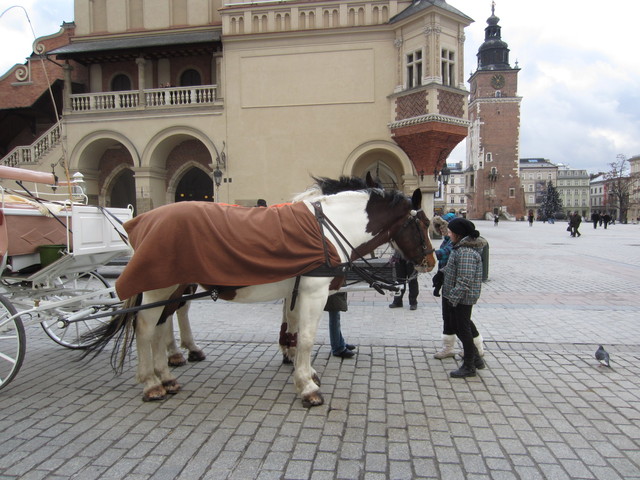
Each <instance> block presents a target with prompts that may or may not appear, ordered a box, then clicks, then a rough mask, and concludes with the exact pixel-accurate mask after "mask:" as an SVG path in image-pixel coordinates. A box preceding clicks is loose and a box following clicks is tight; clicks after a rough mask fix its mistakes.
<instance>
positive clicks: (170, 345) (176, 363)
mask: <svg viewBox="0 0 640 480" xmlns="http://www.w3.org/2000/svg"><path fill="white" fill-rule="evenodd" d="M167 323H168V324H170V325H171V326H170V327H168V328H169V334H168V335H167V339H166V340H167V357H168V359H169V360H168V362H167V363H168V364H169V366H170V367H181V366H183V365H186V363H187V359H186V358H184V355H183V354H182V352H181V351H180V349H179V348H178V344H177V343H176V337H175V335H174V332H173V315H171V317H169V318H167Z"/></svg>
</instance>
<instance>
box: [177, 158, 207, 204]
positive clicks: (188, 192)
mask: <svg viewBox="0 0 640 480" xmlns="http://www.w3.org/2000/svg"><path fill="white" fill-rule="evenodd" d="M194 200H199V201H204V202H212V201H213V180H212V179H211V177H210V176H209V175H207V174H206V173H205V172H204V171H202V170H201V169H199V168H196V167H194V168H191V169H189V171H188V172H187V173H185V174H184V176H183V177H182V178H181V179H180V182H179V183H178V188H176V197H175V201H176V202H184V201H194Z"/></svg>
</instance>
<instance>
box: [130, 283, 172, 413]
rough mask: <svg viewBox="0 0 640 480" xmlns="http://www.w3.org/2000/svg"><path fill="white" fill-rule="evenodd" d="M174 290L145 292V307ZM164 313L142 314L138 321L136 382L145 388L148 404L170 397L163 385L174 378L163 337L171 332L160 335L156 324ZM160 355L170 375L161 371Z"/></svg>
mask: <svg viewBox="0 0 640 480" xmlns="http://www.w3.org/2000/svg"><path fill="white" fill-rule="evenodd" d="M173 290H174V287H171V288H165V289H161V290H154V291H151V292H145V293H144V294H143V296H142V304H143V305H144V304H147V303H152V302H155V301H158V300H164V299H167V298H169V296H170V295H171V292H172V291H173ZM162 310H163V307H156V308H151V309H146V310H140V311H139V312H138V315H137V320H136V347H137V350H138V370H137V375H136V379H137V381H138V382H139V383H142V385H143V396H142V399H143V400H144V401H151V400H162V399H163V398H164V397H165V396H166V393H167V391H166V390H165V388H164V387H163V386H162V381H163V380H164V381H167V380H169V378H170V374H169V376H167V373H168V370H169V369H168V367H167V359H166V358H167V357H166V355H167V353H166V343H165V342H166V339H165V338H163V337H162V335H163V334H164V333H166V330H167V328H166V327H165V328H164V329H160V331H159V332H156V324H157V323H158V319H159V318H160V315H161V314H162ZM158 335H160V336H158ZM159 339H160V341H162V342H163V343H162V344H161V346H162V348H160V349H158V348H157V342H158V341H159ZM154 342H156V345H154ZM159 351H161V352H162V354H161V355H160V356H161V357H163V358H164V369H166V373H165V372H163V371H162V369H158V368H157V359H156V356H157V355H158V353H159ZM156 371H159V372H160V373H161V374H162V376H163V377H164V378H163V379H162V380H161V379H160V378H159V377H158V376H157V375H156Z"/></svg>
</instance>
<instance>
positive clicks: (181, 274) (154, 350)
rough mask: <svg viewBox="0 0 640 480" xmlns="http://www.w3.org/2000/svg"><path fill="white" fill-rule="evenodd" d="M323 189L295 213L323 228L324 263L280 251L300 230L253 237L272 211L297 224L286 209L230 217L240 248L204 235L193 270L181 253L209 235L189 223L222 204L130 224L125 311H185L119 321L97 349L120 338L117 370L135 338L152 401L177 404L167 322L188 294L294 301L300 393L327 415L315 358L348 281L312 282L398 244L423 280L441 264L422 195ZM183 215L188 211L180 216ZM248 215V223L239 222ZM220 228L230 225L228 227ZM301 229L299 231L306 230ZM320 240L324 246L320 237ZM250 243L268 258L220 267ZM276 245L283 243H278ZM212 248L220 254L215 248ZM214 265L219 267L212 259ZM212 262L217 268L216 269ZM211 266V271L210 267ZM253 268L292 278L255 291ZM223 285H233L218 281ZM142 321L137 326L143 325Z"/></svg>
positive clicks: (168, 210) (332, 183)
mask: <svg viewBox="0 0 640 480" xmlns="http://www.w3.org/2000/svg"><path fill="white" fill-rule="evenodd" d="M316 181H317V184H316V185H315V186H314V187H313V188H312V189H311V190H310V191H308V192H305V194H303V195H302V196H300V197H299V199H298V200H297V201H294V203H293V204H291V205H292V206H293V207H295V208H296V209H297V212H298V213H297V215H299V213H300V212H301V211H304V212H306V213H305V215H309V216H310V218H311V219H312V222H311V223H313V222H315V223H314V224H313V227H314V229H317V232H315V231H314V232H311V236H313V237H314V242H315V243H316V244H317V245H311V246H310V245H307V246H305V248H306V250H310V249H311V250H312V249H315V250H317V252H319V258H316V257H317V256H318V255H316V257H314V258H310V259H307V260H305V259H304V258H302V257H300V258H298V257H299V255H298V253H300V251H301V250H305V248H301V247H296V250H295V253H294V254H291V255H289V254H287V255H286V256H287V257H291V256H293V257H295V258H293V259H291V258H285V257H284V256H283V254H281V253H279V251H278V247H279V245H275V246H274V245H273V243H288V242H292V243H294V240H295V239H293V238H291V237H292V235H295V236H298V234H296V233H293V232H295V230H293V229H292V228H293V227H292V226H291V225H288V224H287V225H281V226H280V227H278V228H281V230H280V231H279V232H276V233H277V234H276V236H275V237H269V235H267V234H266V233H265V232H264V226H260V225H258V226H257V227H256V228H258V229H259V231H260V233H261V235H256V234H255V233H256V232H255V231H253V232H252V231H251V229H252V228H254V226H253V223H254V222H257V221H258V220H259V218H260V216H261V215H263V213H260V212H267V211H271V213H270V214H266V215H271V217H269V219H268V221H269V222H270V223H273V221H272V220H273V215H276V216H277V217H278V218H280V217H282V218H287V211H285V210H278V209H284V208H285V207H284V206H283V207H270V208H266V209H264V208H263V209H255V208H254V209H247V210H251V212H248V211H245V209H244V208H242V207H228V209H223V211H222V215H224V217H225V219H224V221H228V222H229V228H230V229H231V232H229V231H227V233H226V234H225V235H229V236H232V237H233V238H229V239H226V238H221V237H218V238H214V237H213V236H211V235H209V234H208V233H207V234H206V235H204V234H202V236H201V237H199V238H198V239H197V240H198V242H197V243H195V244H194V245H193V246H191V247H190V248H193V249H195V250H199V252H198V253H199V254H200V255H201V257H200V258H195V259H194V260H193V265H190V264H188V263H189V262H190V261H191V260H190V258H189V257H188V256H185V255H184V254H183V253H184V252H176V249H178V248H179V247H183V246H184V247H185V248H187V245H186V242H187V241H188V239H189V237H192V236H194V235H196V234H197V235H201V233H199V232H197V231H196V230H195V229H196V227H195V226H194V225H193V223H194V222H196V223H197V220H194V221H189V222H187V221H185V223H180V222H181V219H182V218H183V217H185V216H186V212H187V211H188V210H192V209H193V210H197V211H196V212H195V214H196V215H197V216H200V217H202V216H203V215H204V216H207V215H209V213H208V212H210V211H211V209H218V210H219V209H220V207H217V206H216V204H206V205H203V204H200V202H183V203H180V204H171V205H167V206H164V207H159V208H158V209H156V210H157V211H160V210H161V209H162V211H161V212H158V213H157V214H156V215H155V216H153V215H152V214H153V213H154V212H155V211H154V210H152V211H150V212H147V213H145V214H142V215H140V216H138V217H136V219H140V217H145V216H147V217H146V218H142V219H141V220H140V221H138V222H136V219H134V220H132V221H130V222H133V227H135V228H128V224H129V222H127V223H126V224H125V229H126V230H127V232H128V233H129V238H130V239H133V241H132V246H133V247H134V254H133V257H132V259H131V262H130V263H129V265H128V266H127V267H126V268H125V270H124V272H123V274H122V276H121V277H120V279H119V280H118V282H119V283H120V285H119V284H118V283H116V290H117V291H118V294H119V295H120V297H121V298H123V295H124V296H125V297H124V298H128V299H127V301H126V302H125V305H124V307H123V308H124V309H127V308H129V307H131V306H134V305H138V304H141V305H142V306H144V305H147V304H151V303H154V302H161V301H165V300H169V299H172V298H175V299H178V301H177V302H175V303H174V304H173V305H169V306H167V305H164V306H157V307H152V308H147V309H141V310H138V311H134V312H126V313H122V314H120V315H117V316H115V317H114V318H113V319H112V321H111V322H109V323H108V324H107V325H106V326H105V327H103V328H102V329H101V330H100V331H96V332H95V335H96V336H98V337H99V338H100V341H98V342H97V343H96V344H95V345H94V347H92V350H93V351H100V350H101V349H103V348H104V346H105V345H106V344H107V343H108V342H109V341H110V340H111V339H112V338H116V347H115V348H114V352H113V354H112V360H113V359H116V358H119V359H123V358H125V357H126V350H127V349H128V348H129V347H130V346H131V344H130V341H127V339H129V340H131V338H132V337H133V330H134V328H135V340H136V346H137V352H138V369H137V380H138V381H139V382H140V383H142V384H143V385H144V389H143V400H146V401H148V400H160V399H163V398H164V397H165V395H166V394H167V393H170V394H173V393H177V392H178V391H179V390H180V386H179V385H178V383H177V381H176V379H175V377H174V376H173V374H172V373H171V371H170V369H169V368H168V365H167V346H168V344H169V343H170V339H171V338H172V337H173V332H172V331H171V322H167V321H166V319H167V318H168V317H169V316H170V315H171V314H172V313H173V312H174V311H175V310H176V309H177V308H178V304H179V299H180V298H181V296H182V294H183V292H184V291H185V290H186V289H187V288H190V284H200V285H203V286H205V288H213V289H214V291H215V293H216V294H217V295H218V297H219V298H222V299H224V300H228V301H233V302H240V303H252V302H264V301H272V300H277V299H280V298H284V299H286V301H285V308H286V309H287V310H286V317H287V319H288V321H289V322H290V323H291V324H295V325H296V327H297V328H296V330H297V339H296V343H297V348H296V354H295V359H294V362H295V371H294V383H295V386H296V389H297V391H298V393H299V394H300V396H301V398H302V402H303V405H305V406H307V407H310V406H315V405H321V404H322V403H323V398H322V394H321V393H320V391H319V386H318V383H319V382H318V379H317V376H316V374H315V371H314V370H313V368H312V366H311V359H310V356H311V350H312V348H313V343H314V340H315V336H316V329H317V325H318V321H319V319H320V317H321V315H322V311H323V307H324V304H325V302H326V300H327V297H328V295H329V293H330V291H335V290H337V289H338V288H339V286H340V283H341V282H337V281H335V279H337V278H338V277H337V275H339V274H333V275H332V276H322V277H319V276H306V275H305V274H306V273H310V271H312V270H316V269H317V268H318V267H322V266H323V265H327V264H331V265H332V266H334V267H335V266H337V265H338V264H347V263H348V262H349V261H350V260H353V259H356V258H360V257H361V256H364V255H367V254H369V253H371V252H372V251H373V250H374V249H375V248H377V247H378V246H380V245H383V244H385V243H388V242H391V243H392V245H393V247H394V248H395V249H396V250H397V251H399V252H400V253H401V254H402V255H403V256H404V257H405V258H406V259H407V260H409V261H411V262H413V263H414V264H415V265H416V268H417V270H418V271H421V272H426V271H431V270H432V269H433V267H434V266H435V263H436V259H435V255H434V249H433V247H432V246H431V241H430V238H429V228H428V227H429V220H428V219H427V217H426V216H425V214H424V212H422V210H421V202H422V194H421V192H420V190H419V189H417V190H416V191H415V192H414V194H413V196H412V198H408V197H406V196H405V195H404V194H402V193H400V192H397V191H383V190H381V189H377V188H366V186H365V185H364V184H363V185H362V189H361V190H357V191H351V190H350V191H344V189H345V186H344V185H345V184H349V185H350V186H351V187H350V188H353V185H358V180H354V179H350V178H346V177H343V178H341V179H340V180H330V179H326V178H322V179H316ZM332 192H339V193H332ZM180 205H181V207H178V206H180ZM302 206H303V207H302ZM301 207H302V208H301ZM177 208H181V210H180V212H178V213H179V214H178V215H176V216H174V217H170V218H171V221H170V222H165V221H164V220H166V219H167V218H169V217H167V215H171V214H172V213H173V210H174V209H177ZM233 209H235V210H233ZM219 215H220V213H219V212H218V213H216V214H215V215H213V214H211V218H209V217H207V220H206V222H204V223H209V224H213V228H214V229H216V228H217V227H218V225H217V224H218V218H219ZM238 215H239V216H240V217H239V218H236V217H237V216H238ZM305 221H306V219H301V218H300V216H298V217H297V219H296V223H304V222H305ZM165 223H168V224H169V226H168V227H167V228H168V229H169V230H176V229H177V230H178V231H180V236H181V238H179V239H177V240H175V241H174V240H171V239H169V238H166V237H167V236H168V233H167V231H169V230H167V231H165V230H164V228H165V225H164V224H165ZM219 223H223V220H220V221H219ZM311 223H309V224H308V225H307V226H309V225H311ZM211 226H212V225H209V227H211ZM198 228H199V227H198ZM296 228H298V226H297V225H296ZM181 229H184V231H181ZM154 232H155V233H154ZM305 232H306V233H307V234H309V228H306V230H305ZM318 233H319V237H318V235H315V234H318ZM154 235H155V236H156V238H154ZM242 235H247V236H249V237H251V236H253V237H254V238H252V239H251V251H252V252H259V253H258V256H259V257H260V256H261V255H262V256H264V258H250V259H247V258H244V257H245V256H248V253H247V252H246V251H245V250H247V249H246V248H244V249H243V250H242V251H239V250H235V251H234V250H229V251H230V252H239V253H235V255H236V256H233V255H232V256H231V258H229V255H227V256H225V257H224V259H222V258H220V257H219V255H220V252H221V251H225V248H226V246H225V245H224V242H225V241H227V242H235V241H236V240H237V239H239V238H240V236H242ZM255 237H261V238H262V237H266V238H267V239H268V240H267V241H268V242H271V243H270V244H269V245H266V246H261V245H259V243H258V242H260V241H261V238H255ZM149 238H154V242H155V241H157V238H162V239H163V242H164V244H163V245H161V247H162V248H157V246H156V248H155V250H156V251H157V254H155V253H154V249H153V248H152V249H151V251H149V249H148V248H147V247H145V241H146V243H147V244H149V243H151V242H150V241H149ZM234 238H235V239H236V240H234ZM273 238H277V239H278V240H277V241H274V240H273ZM269 239H271V240H269ZM262 240H264V238H262ZM163 242H160V243H163ZM208 243H211V244H213V245H207V244H208ZM227 246H228V245H227ZM285 246H286V245H285ZM205 247H206V248H205ZM235 247H237V245H235ZM273 250H276V256H275V258H267V253H264V252H268V253H269V254H270V253H272V251H273ZM181 255H182V256H181ZM278 255H280V256H278ZM136 256H139V261H138V262H136ZM206 256H209V257H213V258H210V259H209V258H206ZM240 257H243V258H240ZM292 260H293V261H298V263H299V265H302V264H305V265H306V266H305V267H304V268H303V269H302V271H299V270H300V267H299V265H297V266H295V267H294V269H293V270H292V269H291V268H289V267H287V268H284V267H283V266H282V265H281V264H286V263H287V262H289V263H290V262H291V261H292ZM208 261H210V263H209V264H206V263H207V262H208ZM218 261H219V262H221V263H222V264H223V265H221V268H222V269H223V270H222V271H220V270H218V271H213V270H215V269H214V268H213V267H215V265H214V263H215V262H218ZM176 262H177V263H176ZM203 262H204V263H205V264H206V265H204V266H203V265H202V263H203ZM247 262H251V265H254V267H255V266H256V265H258V266H260V265H262V264H264V265H265V266H266V267H267V268H266V270H268V271H269V274H270V275H273V271H274V270H275V271H276V272H277V274H278V275H280V276H281V277H286V278H279V279H278V278H276V279H275V280H274V281H273V280H272V281H264V282H263V283H254V282H256V281H257V280H256V278H259V277H256V276H255V275H253V273H254V272H246V273H244V274H243V273H242V271H243V270H242V269H243V268H246V267H247V265H245V264H246V263H247ZM185 263H186V264H187V265H185ZM236 264H237V268H236ZM281 267H282V268H281ZM181 269H182V270H181ZM229 269H231V272H235V273H237V274H238V276H239V277H240V278H237V279H230V278H228V277H224V274H225V271H227V270H229ZM296 269H297V270H296ZM128 270H129V271H128ZM184 270H186V271H184ZM164 272H174V275H175V276H174V278H175V280H174V281H170V280H171V278H168V279H165V278H160V277H162V275H163V273H164ZM238 272H240V273H238ZM287 272H289V273H287ZM336 272H337V270H336ZM127 274H128V275H127ZM123 278H124V279H123ZM222 278H224V281H218V279H222ZM340 280H341V279H340ZM149 286H152V287H153V288H151V287H149ZM129 292H134V295H131V296H130V297H129V296H128V293H129ZM134 319H136V321H135V322H134ZM191 340H192V338H191ZM118 350H120V351H118ZM114 366H115V365H114Z"/></svg>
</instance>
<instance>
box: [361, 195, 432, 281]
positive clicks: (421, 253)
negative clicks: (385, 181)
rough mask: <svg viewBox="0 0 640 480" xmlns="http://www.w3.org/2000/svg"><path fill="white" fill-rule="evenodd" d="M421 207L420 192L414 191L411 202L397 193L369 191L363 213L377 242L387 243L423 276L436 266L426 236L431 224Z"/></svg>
mask: <svg viewBox="0 0 640 480" xmlns="http://www.w3.org/2000/svg"><path fill="white" fill-rule="evenodd" d="M421 204H422V193H421V192H420V189H416V191H415V192H413V196H412V198H411V199H409V198H407V196H406V195H403V194H402V193H400V192H397V191H383V190H380V189H371V190H370V198H369V202H368V204H367V208H366V210H367V215H368V217H369V224H368V226H367V231H368V232H370V233H372V234H373V235H375V236H376V238H378V239H379V240H378V242H386V241H390V242H391V244H392V245H393V247H394V248H395V249H396V250H397V251H398V252H400V254H401V255H402V256H403V257H404V258H405V259H406V260H408V261H409V262H411V263H413V264H414V265H415V266H416V270H418V271H419V272H421V273H423V272H430V271H431V270H432V269H433V267H435V265H436V257H435V255H434V249H433V247H432V246H431V238H430V237H429V223H430V222H429V219H428V218H427V216H426V215H425V214H424V212H423V211H422V208H421ZM379 244H380V243H378V245H379ZM370 247H371V245H370Z"/></svg>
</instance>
